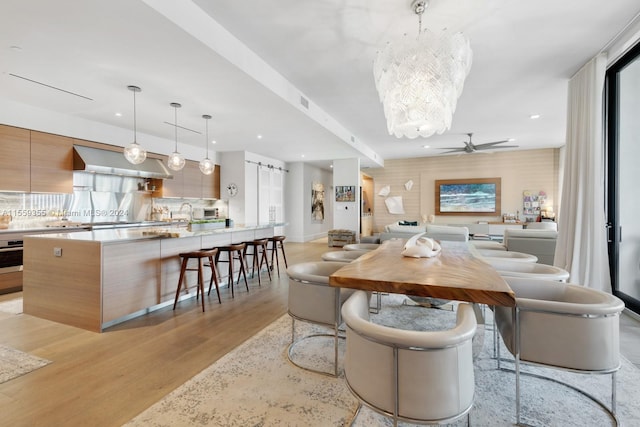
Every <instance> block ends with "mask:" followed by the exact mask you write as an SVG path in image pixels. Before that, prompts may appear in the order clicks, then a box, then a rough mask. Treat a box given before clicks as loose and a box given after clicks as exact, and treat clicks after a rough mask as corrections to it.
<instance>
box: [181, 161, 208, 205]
mask: <svg viewBox="0 0 640 427" xmlns="http://www.w3.org/2000/svg"><path fill="white" fill-rule="evenodd" d="M182 171H183V179H184V190H183V193H182V194H183V197H186V198H190V199H199V198H201V197H202V177H203V176H205V175H203V174H202V172H200V164H199V163H198V162H194V161H193V160H187V162H186V163H185V165H184V169H182Z"/></svg>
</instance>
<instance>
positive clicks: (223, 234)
mask: <svg viewBox="0 0 640 427" xmlns="http://www.w3.org/2000/svg"><path fill="white" fill-rule="evenodd" d="M284 225H286V224H283V223H274V224H264V225H256V226H237V227H232V228H221V229H208V230H200V231H188V230H187V228H184V227H147V228H140V229H128V228H124V229H109V230H94V231H82V232H75V233H54V234H42V235H29V236H25V239H24V277H23V303H24V313H25V314H29V315H32V316H36V317H41V318H44V319H48V320H53V321H55V322H59V323H64V324H67V325H71V326H76V327H78V328H82V329H87V330H90V331H95V332H101V331H103V330H104V329H106V328H108V327H109V326H113V325H115V324H117V323H120V322H123V321H126V320H128V319H131V318H133V317H137V316H141V315H144V314H146V313H148V312H150V311H153V310H157V309H158V308H162V307H165V306H167V305H169V304H172V303H173V298H174V297H175V292H176V288H177V285H178V277H179V274H180V258H179V256H178V254H179V253H181V252H188V251H193V250H198V249H201V248H212V247H215V246H221V245H228V244H231V243H236V242H241V241H247V240H253V239H258V238H264V237H271V236H273V233H274V228H275V227H282V226H284ZM219 279H220V278H219ZM186 280H187V284H188V286H189V289H190V293H189V294H183V296H182V298H183V299H184V298H191V297H193V296H194V295H195V286H193V285H195V283H196V281H197V275H196V273H195V272H192V274H188V275H187V279H186ZM223 280H224V279H223ZM221 283H222V280H221Z"/></svg>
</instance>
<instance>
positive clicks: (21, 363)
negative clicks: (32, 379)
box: [0, 345, 51, 384]
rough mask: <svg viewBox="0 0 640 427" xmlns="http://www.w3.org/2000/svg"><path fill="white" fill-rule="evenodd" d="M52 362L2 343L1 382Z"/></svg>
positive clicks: (0, 354)
mask: <svg viewBox="0 0 640 427" xmlns="http://www.w3.org/2000/svg"><path fill="white" fill-rule="evenodd" d="M49 363H51V361H50V360H46V359H42V358H40V357H36V356H32V355H30V354H28V353H24V352H22V351H20V350H16V349H15V348H11V347H6V346H4V345H0V384H1V383H3V382H6V381H9V380H12V379H14V378H16V377H19V376H20V375H24V374H27V373H29V372H32V371H34V370H36V369H38V368H42V367H43V366H46V365H48V364H49Z"/></svg>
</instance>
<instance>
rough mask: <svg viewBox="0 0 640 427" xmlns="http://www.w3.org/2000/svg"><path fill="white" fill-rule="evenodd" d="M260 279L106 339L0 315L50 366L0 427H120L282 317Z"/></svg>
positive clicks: (1, 409)
mask: <svg viewBox="0 0 640 427" xmlns="http://www.w3.org/2000/svg"><path fill="white" fill-rule="evenodd" d="M329 250H340V249H339V248H328V247H327V245H326V240H325V241H322V240H320V241H316V242H310V243H304V244H302V243H290V242H287V243H286V252H287V256H288V261H289V264H292V263H297V262H303V261H312V260H320V256H321V255H322V253H324V252H326V251H329ZM262 278H263V281H262V286H261V287H258V284H257V278H256V279H253V280H251V281H250V283H249V288H250V291H249V293H247V292H246V290H244V288H243V287H238V288H236V290H237V292H236V296H235V298H234V299H231V296H230V292H229V290H228V289H226V288H222V290H221V294H222V298H223V300H222V304H218V303H217V298H216V297H215V296H214V295H211V297H208V298H207V300H206V302H207V303H206V312H205V313H202V311H201V308H200V305H199V304H197V303H196V301H195V300H186V301H182V302H180V303H179V304H178V307H177V308H176V310H175V311H173V310H172V309H171V307H168V308H164V309H162V310H159V311H156V312H154V313H151V314H149V315H146V316H143V317H141V318H138V319H134V320H130V321H128V322H125V323H123V324H120V325H117V326H114V327H112V328H110V329H108V330H107V331H106V332H104V333H102V334H98V333H93V332H88V331H84V330H81V329H77V328H74V327H70V326H65V325H61V324H58V323H55V322H50V321H47V320H43V319H38V318H35V317H32V316H28V315H24V314H23V315H18V316H16V315H11V314H4V313H0V344H3V345H7V346H11V347H14V348H16V349H19V350H22V351H25V352H27V353H31V354H34V355H36V356H40V357H43V358H45V359H49V360H51V361H53V363H51V364H50V365H48V366H46V367H44V368H42V369H39V370H36V371H34V372H31V373H29V374H27V375H24V376H22V377H19V378H16V379H13V380H11V381H7V382H5V383H3V384H0V426H16V427H19V426H30V427H32V426H36V427H38V426H47V427H51V426H121V425H122V424H124V423H125V422H127V421H128V420H130V419H131V418H133V417H134V416H136V415H137V414H139V413H140V412H142V411H143V410H145V409H146V408H147V407H149V406H151V405H152V404H153V403H155V402H156V401H158V400H160V399H161V398H162V397H163V396H164V395H166V394H167V393H169V392H170V391H172V390H173V389H175V388H176V387H178V386H179V385H181V384H183V383H184V382H185V381H187V380H188V379H189V378H191V377H192V376H194V375H195V374H197V373H198V372H200V371H201V370H203V369H204V368H206V367H207V366H209V365H210V364H212V363H213V362H215V361H216V360H217V359H219V358H220V357H222V356H223V355H224V354H226V353H227V352H229V351H230V350H232V349H233V348H235V347H236V346H238V345H239V344H241V343H242V342H244V341H245V340H246V339H248V338H249V337H251V336H252V335H254V334H255V333H256V332H258V331H259V330H261V329H262V328H263V327H265V326H266V325H268V324H269V323H271V322H272V321H273V320H275V319H277V318H278V317H280V316H282V315H283V314H284V313H286V310H287V289H288V288H287V277H286V274H285V273H284V268H282V267H281V272H280V279H278V275H277V273H276V274H274V276H273V279H274V280H273V281H272V282H271V283H269V282H268V279H266V274H265V273H263V276H262ZM15 297H16V295H15V294H14V295H0V301H2V300H7V299H11V298H15ZM638 324H639V323H638V322H637V321H636V320H635V319H630V318H626V317H625V319H624V327H622V328H621V331H622V335H623V339H622V352H623V354H625V355H627V354H629V352H631V353H633V354H635V355H636V357H638V356H640V354H639V353H638V349H639V348H640V344H639V342H640V340H639V337H640V327H638ZM634 349H635V350H634ZM633 354H632V355H633ZM632 361H633V362H634V363H636V364H639V363H640V360H632Z"/></svg>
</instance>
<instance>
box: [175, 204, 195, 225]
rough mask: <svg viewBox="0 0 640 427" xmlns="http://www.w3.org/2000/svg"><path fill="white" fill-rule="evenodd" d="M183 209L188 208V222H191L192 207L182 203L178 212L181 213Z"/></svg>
mask: <svg viewBox="0 0 640 427" xmlns="http://www.w3.org/2000/svg"><path fill="white" fill-rule="evenodd" d="M185 207H188V208H189V221H193V206H191V203H188V202H184V203H183V204H181V205H180V210H179V211H178V212H180V213H182V209H184V208H185Z"/></svg>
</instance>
